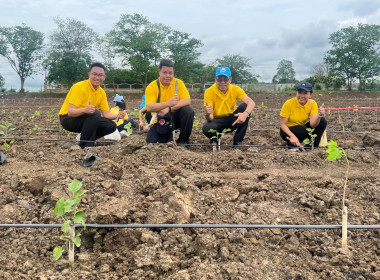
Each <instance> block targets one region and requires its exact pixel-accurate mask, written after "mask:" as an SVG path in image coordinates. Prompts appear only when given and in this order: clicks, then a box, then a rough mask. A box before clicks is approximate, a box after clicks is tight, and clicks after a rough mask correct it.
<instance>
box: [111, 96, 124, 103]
mask: <svg viewBox="0 0 380 280" xmlns="http://www.w3.org/2000/svg"><path fill="white" fill-rule="evenodd" d="M123 100H124V97H122V96H121V95H118V94H116V95H115V98H114V99H113V102H122V101H123Z"/></svg>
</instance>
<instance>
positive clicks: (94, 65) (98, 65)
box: [90, 62, 106, 72]
mask: <svg viewBox="0 0 380 280" xmlns="http://www.w3.org/2000/svg"><path fill="white" fill-rule="evenodd" d="M94 67H99V68H103V70H104V72H106V67H105V66H104V65H103V64H101V63H99V62H95V63H93V64H91V65H90V71H91V70H92V68H94Z"/></svg>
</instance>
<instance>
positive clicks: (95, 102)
mask: <svg viewBox="0 0 380 280" xmlns="http://www.w3.org/2000/svg"><path fill="white" fill-rule="evenodd" d="M88 77H89V79H88V80H85V81H81V82H79V83H76V84H74V85H73V86H72V87H71V88H70V91H69V93H68V94H67V96H66V99H65V101H64V103H63V105H62V107H61V110H60V111H59V119H60V122H61V125H62V127H63V128H64V129H66V130H68V131H71V132H77V133H80V135H81V136H80V142H79V146H80V147H81V148H82V149H83V148H85V147H93V146H94V142H95V140H96V139H98V138H101V137H103V136H105V135H107V134H110V133H112V132H114V131H115V130H116V124H115V122H113V121H112V120H114V119H116V118H117V116H119V117H120V118H121V119H122V118H124V116H125V113H126V111H120V112H119V114H118V115H117V114H113V113H111V112H110V111H109V106H108V102H107V97H106V93H105V91H104V90H103V89H102V88H101V86H100V85H101V84H102V83H103V82H104V80H105V78H106V74H105V67H104V65H103V64H101V63H94V64H92V65H91V66H90V72H89V73H88Z"/></svg>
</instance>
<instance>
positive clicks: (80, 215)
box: [73, 210, 86, 224]
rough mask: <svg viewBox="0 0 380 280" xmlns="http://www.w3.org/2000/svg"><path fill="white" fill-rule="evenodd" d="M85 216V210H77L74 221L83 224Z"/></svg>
mask: <svg viewBox="0 0 380 280" xmlns="http://www.w3.org/2000/svg"><path fill="white" fill-rule="evenodd" d="M85 216H86V213H85V212H84V211H83V210H78V211H77V212H75V214H74V216H73V220H74V223H76V224H82V223H83V222H84V217H85Z"/></svg>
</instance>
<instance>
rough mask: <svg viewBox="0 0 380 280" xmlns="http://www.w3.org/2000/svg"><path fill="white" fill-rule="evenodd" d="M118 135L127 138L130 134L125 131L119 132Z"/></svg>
mask: <svg viewBox="0 0 380 280" xmlns="http://www.w3.org/2000/svg"><path fill="white" fill-rule="evenodd" d="M120 135H124V136H129V135H130V134H129V133H128V132H127V131H126V130H122V131H120Z"/></svg>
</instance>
